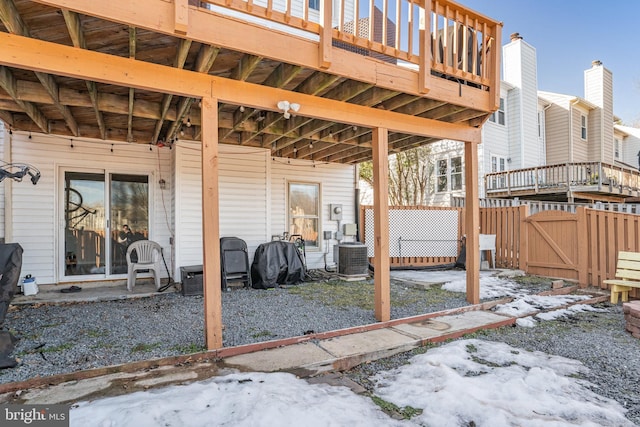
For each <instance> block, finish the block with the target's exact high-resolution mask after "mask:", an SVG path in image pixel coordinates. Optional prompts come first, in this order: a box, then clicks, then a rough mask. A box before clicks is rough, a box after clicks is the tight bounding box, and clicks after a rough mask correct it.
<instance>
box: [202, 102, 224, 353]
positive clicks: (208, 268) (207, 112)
mask: <svg viewBox="0 0 640 427" xmlns="http://www.w3.org/2000/svg"><path fill="white" fill-rule="evenodd" d="M201 123H202V250H203V253H202V260H203V266H202V267H203V273H204V278H203V281H204V282H203V290H204V329H205V341H206V344H207V349H209V350H215V349H218V348H222V291H221V289H222V288H221V283H220V282H221V278H220V212H219V209H220V205H219V202H218V160H219V158H218V100H217V99H216V98H213V97H205V98H202V119H201Z"/></svg>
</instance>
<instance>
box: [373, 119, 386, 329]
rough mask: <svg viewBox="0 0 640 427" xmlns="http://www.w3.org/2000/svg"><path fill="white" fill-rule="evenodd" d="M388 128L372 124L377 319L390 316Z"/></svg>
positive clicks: (381, 320) (384, 319)
mask: <svg viewBox="0 0 640 427" xmlns="http://www.w3.org/2000/svg"><path fill="white" fill-rule="evenodd" d="M388 138H389V131H388V130H387V129H384V128H373V131H372V140H371V143H372V147H371V151H372V155H373V224H374V227H373V228H374V231H373V233H374V237H373V247H374V252H373V256H374V258H373V260H374V261H373V264H374V274H373V283H374V288H375V316H376V320H378V321H379V322H386V321H387V320H390V319H391V290H390V284H389V282H390V280H391V279H390V273H389V262H390V261H389V193H388V191H389V190H388V188H389V158H388V154H389V151H388V150H389V147H388Z"/></svg>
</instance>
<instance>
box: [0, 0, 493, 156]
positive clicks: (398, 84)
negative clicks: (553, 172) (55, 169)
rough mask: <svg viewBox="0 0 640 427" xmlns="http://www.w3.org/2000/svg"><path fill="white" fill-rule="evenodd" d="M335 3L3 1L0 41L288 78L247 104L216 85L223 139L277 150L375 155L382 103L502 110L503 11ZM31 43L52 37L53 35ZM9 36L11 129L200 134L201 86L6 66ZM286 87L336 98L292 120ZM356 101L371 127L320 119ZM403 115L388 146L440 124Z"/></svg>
mask: <svg viewBox="0 0 640 427" xmlns="http://www.w3.org/2000/svg"><path fill="white" fill-rule="evenodd" d="M307 1H308V0H307ZM308 4H313V5H314V6H315V5H316V4H317V6H318V10H314V9H311V8H309V7H307V5H308ZM337 4H339V5H340V7H339V8H338V10H332V6H331V5H332V2H330V1H327V2H324V1H323V0H320V1H319V2H315V1H311V2H309V3H307V2H306V1H305V2H303V1H300V0H280V1H274V0H267V1H264V0H262V1H252V0H249V1H243V0H207V1H203V2H196V1H189V2H187V0H174V1H163V0H136V1H130V0H111V1H95V0H74V1H72V0H38V1H27V0H4V1H2V2H1V3H0V46H2V45H4V46H8V45H10V44H12V45H15V46H20V45H21V44H24V42H23V41H22V39H21V38H12V37H9V36H8V34H7V33H9V34H14V35H18V36H24V37H29V38H32V39H35V40H37V41H38V42H47V43H51V44H52V45H50V46H52V47H54V48H55V49H53V50H55V51H56V52H58V51H59V52H62V53H60V54H51V56H54V55H58V56H59V55H66V53H64V52H67V51H64V50H63V49H61V50H58V49H57V47H58V46H61V47H76V48H79V49H82V50H87V51H92V52H98V53H101V54H106V55H108V56H110V57H113V58H119V59H123V58H126V59H131V60H132V61H135V63H145V64H146V63H150V64H156V65H160V66H163V67H164V68H172V69H180V70H191V71H193V72H195V73H203V74H208V75H210V76H216V77H218V78H220V80H216V82H220V83H221V84H222V85H224V82H232V81H235V82H247V83H251V84H255V85H259V86H260V87H269V88H275V89H281V90H282V92H280V94H281V96H282V98H274V99H271V100H270V101H269V102H267V101H265V100H264V99H260V98H261V97H262V98H264V96H262V95H261V93H257V92H256V96H254V98H253V101H252V102H253V104H250V103H246V102H243V101H241V99H247V96H244V98H243V97H240V96H239V97H238V99H237V100H236V99H224V98H222V97H220V96H219V95H218V94H217V93H214V95H215V96H216V97H218V98H219V99H220V101H221V102H220V104H219V108H218V111H219V120H218V127H219V135H218V139H219V141H220V142H221V143H227V144H239V145H248V146H255V147H266V148H271V151H272V153H273V155H276V156H281V157H291V158H303V159H310V160H317V161H328V162H341V163H358V162H360V161H363V160H367V159H370V158H371V138H372V133H371V128H373V127H376V126H380V124H379V123H380V121H379V120H377V119H376V116H375V114H376V112H380V114H383V113H382V112H383V111H384V112H395V113H399V114H400V115H402V116H412V117H415V118H425V119H432V120H435V121H437V122H439V123H446V124H457V125H461V126H464V127H467V128H469V129H477V128H478V127H479V126H480V125H481V124H482V123H483V122H484V120H485V119H486V118H487V116H488V114H490V113H491V112H492V111H493V110H495V108H496V105H497V101H498V99H499V84H500V83H499V75H500V71H499V70H500V65H499V64H500V58H499V52H500V44H501V42H500V32H501V27H502V26H501V24H500V23H498V22H496V21H494V20H492V19H490V18H487V17H485V16H483V15H481V14H479V13H477V12H474V11H472V10H470V9H468V8H465V7H463V6H461V5H459V4H457V3H455V2H452V1H426V3H425V1H422V2H420V1H410V0H397V1H395V2H387V1H384V2H381V4H380V5H379V6H378V7H374V2H369V1H357V2H356V3H352V2H349V1H341V2H338V3H337ZM375 4H378V3H377V2H376V3H375ZM425 4H426V9H425V6H424V5H425ZM372 10H373V12H372ZM354 16H357V17H359V18H358V19H357V21H356V20H355V19H354ZM356 22H357V24H356ZM425 28H426V31H425V30H424V29H425ZM383 35H384V36H383ZM35 46H36V48H37V49H39V50H40V51H42V52H47V51H48V50H49V49H47V46H49V45H48V44H40V43H38V44H36V45H35ZM6 49H7V50H6V51H0V64H3V63H4V64H6V65H5V66H3V65H0V119H1V120H3V121H4V122H5V123H6V124H7V126H8V128H9V129H12V130H21V131H29V132H44V133H50V134H57V135H64V136H65V137H71V138H73V137H78V138H80V137H87V138H99V139H103V140H113V141H127V142H136V143H144V144H156V143H158V142H160V143H163V144H165V145H166V144H170V143H172V142H173V141H174V140H175V139H178V138H179V139H187V140H191V139H193V140H200V138H201V128H200V124H201V123H200V121H201V119H200V104H199V101H198V99H197V98H195V97H189V96H179V95H178V94H176V93H174V94H170V93H166V92H163V93H160V92H154V91H151V90H144V89H141V88H140V87H139V85H138V87H135V88H134V87H127V86H116V85H113V84H105V83H100V80H99V79H98V78H95V77H91V75H90V73H89V72H88V71H87V73H88V74H87V77H86V78H82V79H81V78H78V77H75V78H74V77H65V76H62V75H60V74H64V73H63V72H61V73H60V74H55V73H54V72H53V71H49V70H53V69H54V66H53V65H50V63H48V62H47V61H48V59H50V58H46V55H43V58H42V62H39V63H38V64H37V66H36V64H34V68H31V67H27V66H26V65H24V63H21V64H18V62H17V61H18V60H16V62H15V63H16V64H17V65H16V66H15V67H14V66H7V65H12V64H13V63H14V62H11V61H14V59H13V55H12V51H11V50H9V49H11V48H9V47H6ZM14 49H16V48H14ZM9 57H11V60H9V59H8V58H9ZM3 58H4V59H3ZM69 60H70V61H71V59H69ZM135 63H133V62H132V67H134V66H136V64H135ZM51 64H52V63H51ZM114 66H115V65H114ZM38 69H39V70H40V71H39V72H34V71H32V70H38ZM41 70H47V71H49V72H43V71H41ZM82 72H84V70H82V71H79V73H78V74H80V73H82ZM175 75H176V76H178V75H180V74H179V73H176V74H175ZM104 81H108V79H106V78H105V79H104ZM194 85H195V83H194ZM149 87H150V88H152V87H154V86H153V84H152V83H150V85H149ZM158 87H159V86H156V87H155V88H158ZM212 91H213V92H215V88H214V87H212ZM248 91H249V90H246V91H245V90H243V91H241V92H248ZM176 92H179V91H176ZM239 92H240V91H239ZM239 92H238V95H240V93H239ZM290 92H295V93H300V94H305V95H310V96H313V97H316V98H318V99H320V98H322V99H327V100H332V101H338V102H339V103H340V104H335V103H334V104H331V103H327V104H322V108H324V110H323V111H319V110H318V109H319V108H320V107H317V106H315V110H314V109H312V108H310V103H307V104H306V105H305V104H303V105H301V108H300V111H299V112H298V113H297V114H295V115H294V116H293V117H291V118H290V119H289V120H287V119H285V118H284V117H283V114H282V113H281V112H278V109H277V106H276V104H277V101H279V100H285V99H286V97H287V93H290ZM185 93H186V91H185ZM272 93H273V92H272ZM276 93H277V92H276ZM243 95H244V94H243ZM234 101H235V102H234ZM324 105H326V106H327V107H324ZM353 106H358V107H365V108H367V109H370V110H371V111H372V114H371V127H367V126H366V125H354V123H355V122H354V121H353V120H349V118H348V114H345V119H344V122H342V121H335V120H327V119H326V117H328V116H330V115H329V114H328V113H327V114H325V113H324V112H325V111H328V110H334V111H335V110H339V111H343V110H344V111H345V112H349V111H350V110H351V109H352V108H353ZM356 108H357V107H356ZM318 111H319V112H318ZM358 111H364V110H362V109H360V110H358ZM334 114H335V113H334ZM323 115H324V117H325V118H324V119H323V118H322V116H323ZM402 116H399V117H400V118H402ZM401 127H402V126H400V125H399V126H398V128H401ZM398 128H396V129H393V128H391V129H390V130H391V132H390V134H389V151H390V152H391V153H393V152H396V151H402V150H405V149H408V148H412V147H415V146H419V145H422V144H425V143H429V142H432V141H435V140H438V139H440V138H442V137H445V136H446V135H444V134H443V133H441V132H440V133H438V132H437V131H434V134H433V135H425V134H424V132H423V134H422V135H419V134H416V133H415V132H410V131H409V130H410V129H411V127H410V126H409V127H405V128H404V129H406V131H399V129H398ZM414 128H415V129H419V128H424V126H414ZM446 129H448V128H446ZM453 129H457V128H453ZM460 139H462V140H464V138H460Z"/></svg>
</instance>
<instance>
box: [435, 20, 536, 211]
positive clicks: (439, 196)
mask: <svg viewBox="0 0 640 427" xmlns="http://www.w3.org/2000/svg"><path fill="white" fill-rule="evenodd" d="M502 52H503V55H502V57H503V59H502V63H503V74H504V79H503V80H502V81H501V85H500V104H499V107H498V110H497V111H496V112H494V113H493V114H492V115H491V116H489V119H488V120H487V121H486V122H485V124H484V125H483V127H482V144H480V145H478V181H479V184H478V185H479V188H480V197H485V196H486V191H485V182H484V176H485V174H487V173H491V172H501V171H507V170H511V169H515V168H527V167H534V166H537V165H540V164H544V163H545V138H544V126H545V123H544V109H545V108H546V104H545V103H544V101H541V100H539V99H538V96H537V61H536V50H535V48H534V47H533V46H531V45H530V44H528V43H526V42H525V41H524V40H523V39H522V37H520V35H519V34H517V33H516V34H513V35H512V36H511V41H510V43H508V44H506V45H505V46H503V48H502ZM431 150H432V155H433V159H434V160H433V162H434V163H433V167H434V174H432V175H433V177H434V181H433V183H432V185H431V189H432V192H431V194H430V196H429V204H433V205H443V206H448V205H450V204H451V203H452V200H453V198H454V197H464V193H465V187H464V177H463V175H464V144H462V143H460V142H458V141H451V140H443V141H439V142H436V143H433V144H431ZM496 179H497V180H498V181H501V180H503V179H502V178H500V177H499V178H496ZM498 183H499V182H498Z"/></svg>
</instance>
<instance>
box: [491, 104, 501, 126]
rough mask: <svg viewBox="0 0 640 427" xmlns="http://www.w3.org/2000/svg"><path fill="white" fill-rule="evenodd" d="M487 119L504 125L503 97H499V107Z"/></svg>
mask: <svg viewBox="0 0 640 427" xmlns="http://www.w3.org/2000/svg"><path fill="white" fill-rule="evenodd" d="M489 121H491V122H494V123H498V124H499V125H504V98H500V107H499V108H498V111H496V112H495V113H493V114H492V115H491V117H489Z"/></svg>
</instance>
